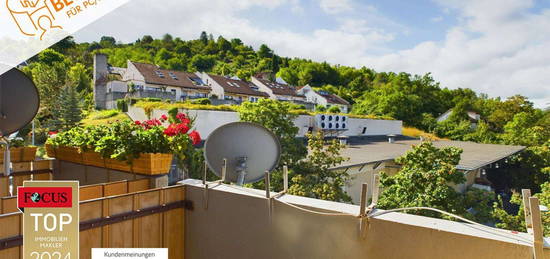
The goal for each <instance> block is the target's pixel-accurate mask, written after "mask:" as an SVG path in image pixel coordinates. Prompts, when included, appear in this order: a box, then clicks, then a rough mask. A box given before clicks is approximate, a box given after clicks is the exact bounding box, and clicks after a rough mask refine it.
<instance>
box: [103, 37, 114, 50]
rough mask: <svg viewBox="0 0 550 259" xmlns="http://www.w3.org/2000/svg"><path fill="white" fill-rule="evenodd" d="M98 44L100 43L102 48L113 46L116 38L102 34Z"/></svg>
mask: <svg viewBox="0 0 550 259" xmlns="http://www.w3.org/2000/svg"><path fill="white" fill-rule="evenodd" d="M99 45H101V46H102V47H104V48H110V47H114V46H115V45H116V40H115V38H114V37H111V36H103V37H101V40H100V41H99Z"/></svg>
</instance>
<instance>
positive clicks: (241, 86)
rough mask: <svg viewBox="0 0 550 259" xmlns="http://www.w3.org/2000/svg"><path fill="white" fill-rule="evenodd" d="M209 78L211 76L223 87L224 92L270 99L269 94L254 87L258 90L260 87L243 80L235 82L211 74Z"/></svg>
mask: <svg viewBox="0 0 550 259" xmlns="http://www.w3.org/2000/svg"><path fill="white" fill-rule="evenodd" d="M208 76H210V78H212V80H214V81H216V83H218V84H219V85H220V86H221V87H223V90H224V91H225V92H227V93H232V94H243V95H252V96H260V97H269V95H268V94H267V93H264V92H260V90H259V89H258V90H254V89H253V87H255V88H258V87H257V86H255V85H254V84H252V83H250V82H246V81H243V80H235V79H231V78H227V77H224V76H217V75H210V74H209V75H208Z"/></svg>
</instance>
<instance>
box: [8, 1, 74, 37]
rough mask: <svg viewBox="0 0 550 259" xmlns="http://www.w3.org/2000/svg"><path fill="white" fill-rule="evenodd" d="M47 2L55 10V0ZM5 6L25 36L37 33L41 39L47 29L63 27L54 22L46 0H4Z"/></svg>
mask: <svg viewBox="0 0 550 259" xmlns="http://www.w3.org/2000/svg"><path fill="white" fill-rule="evenodd" d="M58 1H59V0H58ZM65 1H67V0H65ZM49 2H50V4H52V5H53V6H52V7H53V9H54V10H56V11H57V9H56V7H57V6H56V4H57V3H56V1H55V0H49ZM6 6H7V8H8V10H9V11H10V13H11V16H12V17H13V20H14V21H15V23H16V24H17V27H19V30H20V31H21V33H23V34H25V35H27V36H38V35H39V36H40V40H42V39H43V37H44V35H45V34H46V32H47V31H49V30H51V29H63V27H61V26H60V25H57V24H55V16H54V14H53V12H52V9H51V7H50V6H49V5H48V0H6Z"/></svg>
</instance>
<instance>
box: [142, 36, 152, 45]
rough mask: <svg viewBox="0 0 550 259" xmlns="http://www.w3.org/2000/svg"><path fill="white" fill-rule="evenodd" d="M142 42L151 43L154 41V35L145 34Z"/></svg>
mask: <svg viewBox="0 0 550 259" xmlns="http://www.w3.org/2000/svg"><path fill="white" fill-rule="evenodd" d="M141 43H142V44H151V43H153V37H151V35H144V36H143V37H142V38H141Z"/></svg>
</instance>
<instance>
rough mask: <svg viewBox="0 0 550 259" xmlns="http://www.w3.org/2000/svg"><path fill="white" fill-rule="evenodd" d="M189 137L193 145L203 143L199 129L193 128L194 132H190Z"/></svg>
mask: <svg viewBox="0 0 550 259" xmlns="http://www.w3.org/2000/svg"><path fill="white" fill-rule="evenodd" d="M189 137H190V138H191V140H192V141H193V145H197V144H199V143H201V135H200V134H199V132H198V131H196V130H193V132H191V133H189Z"/></svg>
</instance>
